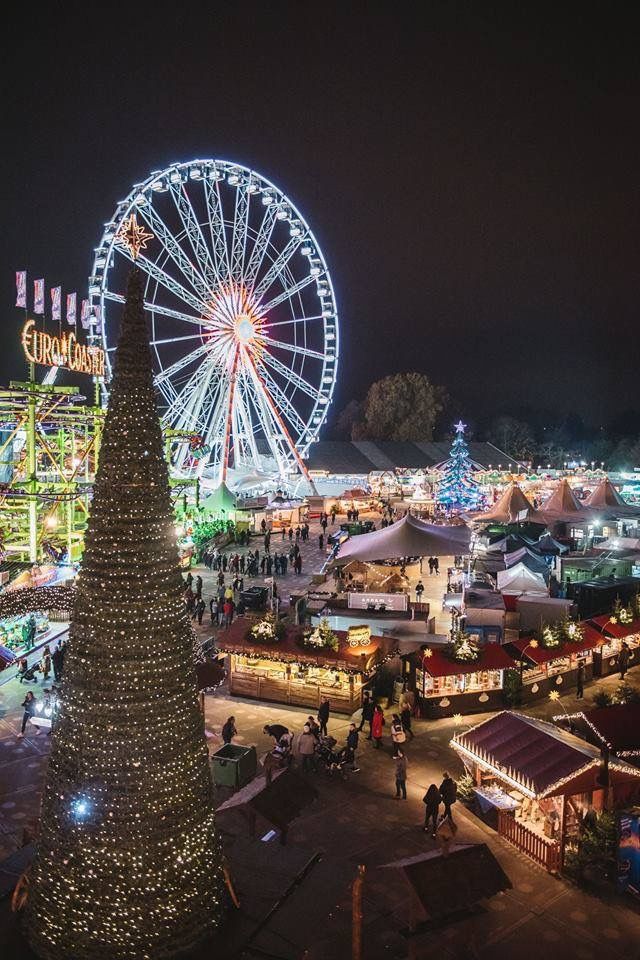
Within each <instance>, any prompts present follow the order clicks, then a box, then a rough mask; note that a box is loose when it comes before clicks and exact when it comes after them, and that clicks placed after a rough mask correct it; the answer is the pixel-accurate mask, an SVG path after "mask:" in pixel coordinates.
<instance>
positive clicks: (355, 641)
mask: <svg viewBox="0 0 640 960" xmlns="http://www.w3.org/2000/svg"><path fill="white" fill-rule="evenodd" d="M347 640H348V642H349V646H350V647H366V646H368V644H369V643H370V642H371V627H368V626H366V625H365V626H362V627H360V626H358V627H349V628H348V631H347Z"/></svg>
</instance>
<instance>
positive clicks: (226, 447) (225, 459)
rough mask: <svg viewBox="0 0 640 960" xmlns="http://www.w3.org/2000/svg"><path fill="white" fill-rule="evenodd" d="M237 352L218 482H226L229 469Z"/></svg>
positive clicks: (232, 371)
mask: <svg viewBox="0 0 640 960" xmlns="http://www.w3.org/2000/svg"><path fill="white" fill-rule="evenodd" d="M238 353H239V350H238V348H237V347H236V352H235V354H234V356H233V366H232V368H231V379H230V381H229V403H228V404H227V420H226V424H225V428H224V444H223V447H222V463H221V467H222V469H221V471H220V483H221V484H222V483H226V482H227V472H228V470H229V453H230V449H231V425H232V421H233V397H234V394H235V392H236V371H237V369H238Z"/></svg>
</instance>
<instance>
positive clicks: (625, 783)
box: [451, 711, 640, 873]
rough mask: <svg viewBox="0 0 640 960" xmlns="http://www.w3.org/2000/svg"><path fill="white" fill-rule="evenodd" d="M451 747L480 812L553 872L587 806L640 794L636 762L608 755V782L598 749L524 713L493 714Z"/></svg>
mask: <svg viewBox="0 0 640 960" xmlns="http://www.w3.org/2000/svg"><path fill="white" fill-rule="evenodd" d="M451 746H452V747H453V748H454V749H455V750H456V752H457V753H458V755H459V756H460V759H461V760H462V762H463V763H464V765H465V767H466V768H467V770H468V772H469V774H470V776H471V777H472V779H473V781H474V784H475V787H474V792H475V796H476V801H477V804H478V807H479V809H480V811H481V813H483V814H484V815H485V816H486V817H487V819H488V820H489V821H491V819H493V821H494V822H495V823H497V830H498V833H499V834H500V835H501V836H503V837H504V838H505V839H506V840H508V841H509V842H510V843H512V844H513V845H514V846H515V847H517V848H518V850H520V851H521V852H522V853H524V854H526V855H527V856H528V857H530V858H531V859H532V860H535V861H536V863H539V864H540V865H541V866H543V867H545V868H546V869H547V870H548V871H549V872H551V873H556V872H559V871H560V870H561V869H562V864H563V859H564V853H565V850H566V848H567V846H569V845H571V844H576V843H577V842H578V838H579V833H580V827H581V824H582V820H583V818H584V816H585V814H586V813H587V811H588V810H590V809H593V810H594V811H595V812H596V814H597V813H599V812H601V811H603V810H605V809H609V810H611V809H615V808H617V807H620V806H624V805H626V804H628V803H630V802H633V800H634V799H635V798H636V797H637V796H639V795H640V770H639V769H638V768H636V767H632V766H630V765H629V764H627V763H624V762H622V761H620V760H610V761H609V763H608V783H609V786H608V788H605V783H606V780H607V777H605V776H604V775H603V760H602V757H601V753H600V750H599V749H598V748H597V747H594V746H592V745H591V744H588V743H585V742H584V741H583V740H580V739H579V738H578V737H574V736H572V735H571V734H570V733H567V732H565V731H564V730H559V729H558V728H557V727H555V726H554V725H553V724H550V723H545V722H544V721H542V720H537V719H535V718H534V717H529V716H525V715H524V714H520V713H514V712H512V711H503V712H501V713H498V714H495V715H494V716H492V717H490V718H489V719H488V720H484V721H483V722H481V723H479V724H477V726H475V727H471V728H470V729H468V730H462V731H460V732H459V733H457V734H456V735H455V736H454V737H453V739H452V741H451Z"/></svg>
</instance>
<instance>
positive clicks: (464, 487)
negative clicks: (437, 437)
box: [436, 420, 483, 512]
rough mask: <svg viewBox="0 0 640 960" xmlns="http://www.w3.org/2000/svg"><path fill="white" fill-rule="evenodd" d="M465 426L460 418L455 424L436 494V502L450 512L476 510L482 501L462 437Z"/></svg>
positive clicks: (467, 449)
mask: <svg viewBox="0 0 640 960" xmlns="http://www.w3.org/2000/svg"><path fill="white" fill-rule="evenodd" d="M465 426H466V424H464V423H463V422H462V421H461V420H460V421H458V423H457V424H456V436H455V440H454V441H453V446H452V447H451V456H450V459H449V460H447V461H446V462H445V464H444V465H443V468H442V479H441V481H440V483H439V484H438V491H437V494H436V499H437V502H438V503H439V504H440V505H441V506H443V507H445V509H447V510H450V511H452V512H454V511H462V510H477V509H478V508H479V507H480V506H481V504H482V501H483V496H482V492H481V490H480V487H479V486H478V483H477V482H476V480H475V479H474V476H473V464H472V463H471V459H470V457H469V448H468V447H467V444H466V443H465V439H464V429H465Z"/></svg>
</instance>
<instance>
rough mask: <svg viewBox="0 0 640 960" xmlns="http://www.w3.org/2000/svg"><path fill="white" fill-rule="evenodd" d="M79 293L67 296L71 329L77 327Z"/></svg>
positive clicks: (68, 321) (68, 318)
mask: <svg viewBox="0 0 640 960" xmlns="http://www.w3.org/2000/svg"><path fill="white" fill-rule="evenodd" d="M77 297H78V294H77V293H68V294H67V323H68V324H69V326H70V327H72V326H74V325H75V322H76V303H77Z"/></svg>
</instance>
